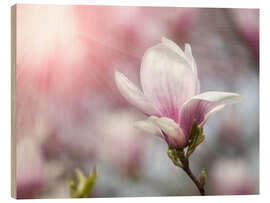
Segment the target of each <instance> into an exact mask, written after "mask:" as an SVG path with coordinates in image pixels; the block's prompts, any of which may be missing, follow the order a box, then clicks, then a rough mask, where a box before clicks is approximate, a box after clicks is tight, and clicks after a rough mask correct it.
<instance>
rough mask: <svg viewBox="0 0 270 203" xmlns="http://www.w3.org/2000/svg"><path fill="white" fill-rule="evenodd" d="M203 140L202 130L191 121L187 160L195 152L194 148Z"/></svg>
mask: <svg viewBox="0 0 270 203" xmlns="http://www.w3.org/2000/svg"><path fill="white" fill-rule="evenodd" d="M204 139H205V136H204V135H203V129H202V128H200V127H199V126H198V124H197V122H196V121H193V123H192V126H191V130H190V139H189V143H188V149H187V153H186V156H187V158H189V157H190V155H191V154H192V153H193V152H194V151H195V149H196V147H197V146H198V145H199V144H201V143H202V142H203V141H204Z"/></svg>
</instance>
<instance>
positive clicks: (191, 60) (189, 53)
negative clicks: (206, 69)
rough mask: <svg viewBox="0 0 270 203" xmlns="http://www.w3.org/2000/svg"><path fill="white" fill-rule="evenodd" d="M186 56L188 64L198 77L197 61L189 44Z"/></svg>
mask: <svg viewBox="0 0 270 203" xmlns="http://www.w3.org/2000/svg"><path fill="white" fill-rule="evenodd" d="M185 55H186V58H187V60H188V62H189V63H190V65H191V68H192V71H193V72H194V73H195V75H196V76H197V75H198V71H197V64H196V61H195V59H194V57H193V55H192V51H191V46H190V45H189V44H185Z"/></svg>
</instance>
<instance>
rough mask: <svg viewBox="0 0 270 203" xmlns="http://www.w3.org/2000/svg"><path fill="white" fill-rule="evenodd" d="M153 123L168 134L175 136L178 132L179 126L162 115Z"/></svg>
mask: <svg viewBox="0 0 270 203" xmlns="http://www.w3.org/2000/svg"><path fill="white" fill-rule="evenodd" d="M155 123H156V125H157V126H158V127H159V128H160V129H161V130H162V131H163V132H165V133H166V134H167V135H168V136H171V137H177V136H178V134H179V132H180V128H179V126H178V125H177V124H176V123H175V122H174V121H173V120H172V119H170V118H165V117H162V118H159V119H156V120H155Z"/></svg>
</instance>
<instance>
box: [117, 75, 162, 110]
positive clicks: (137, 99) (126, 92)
mask: <svg viewBox="0 0 270 203" xmlns="http://www.w3.org/2000/svg"><path fill="white" fill-rule="evenodd" d="M115 82H116V86H117V87H118V89H119V91H120V93H121V95H122V96H123V97H124V98H125V99H126V100H127V101H128V102H129V103H131V104H132V105H134V106H135V107H137V108H138V109H139V110H141V111H142V112H144V113H146V114H148V115H160V113H159V112H158V111H157V110H156V109H155V108H154V105H153V104H152V103H151V102H150V101H149V100H148V99H147V98H146V97H145V95H144V94H143V93H142V91H141V90H140V89H139V88H137V87H136V86H135V85H134V84H133V83H132V82H130V81H129V80H128V79H127V78H126V77H125V76H124V75H123V74H122V73H120V72H118V71H116V72H115Z"/></svg>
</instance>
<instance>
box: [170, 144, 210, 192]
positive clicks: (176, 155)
mask: <svg viewBox="0 0 270 203" xmlns="http://www.w3.org/2000/svg"><path fill="white" fill-rule="evenodd" d="M168 156H169V158H170V159H171V160H172V161H173V163H174V165H176V166H178V167H179V168H182V169H183V170H184V171H185V172H186V174H187V175H188V176H189V177H190V179H191V180H192V181H193V182H194V184H195V185H196V187H197V188H198V190H199V192H200V194H201V195H205V190H204V183H203V182H202V183H201V182H200V181H199V180H198V179H197V178H196V177H195V176H194V174H193V173H192V171H191V170H190V168H189V160H188V158H187V156H185V153H184V151H183V150H176V149H169V150H168ZM179 161H180V162H181V163H179Z"/></svg>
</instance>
